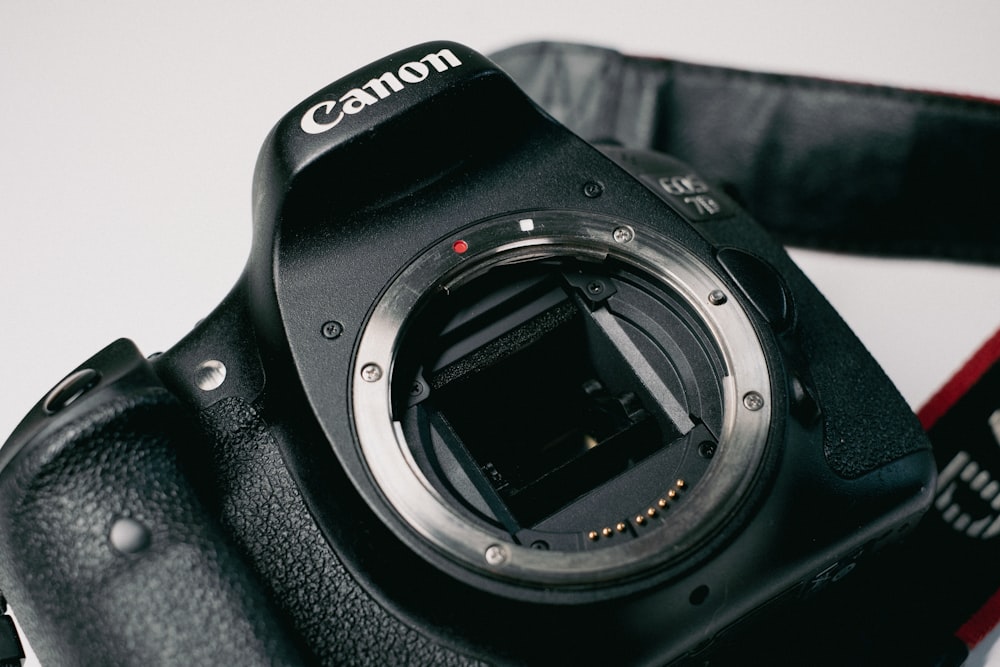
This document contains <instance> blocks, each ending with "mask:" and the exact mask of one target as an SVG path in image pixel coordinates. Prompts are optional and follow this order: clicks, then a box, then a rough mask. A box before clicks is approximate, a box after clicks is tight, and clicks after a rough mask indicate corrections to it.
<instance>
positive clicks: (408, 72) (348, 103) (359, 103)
mask: <svg viewBox="0 0 1000 667" xmlns="http://www.w3.org/2000/svg"><path fill="white" fill-rule="evenodd" d="M461 64H462V61H461V60H459V59H458V57H457V56H456V55H455V54H454V53H452V52H451V49H441V50H440V51H438V52H437V53H428V54H427V55H426V56H424V57H423V58H421V59H420V60H418V61H411V62H408V63H404V64H403V65H402V66H400V68H399V69H398V70H397V71H396V72H395V73H393V72H385V73H384V74H383V75H382V76H380V77H377V78H375V79H372V80H371V81H369V82H368V83H366V84H364V85H363V86H361V87H360V88H351V89H350V90H349V91H347V92H346V93H344V94H343V95H342V96H341V97H340V98H339V99H337V100H327V101H325V102H320V103H319V104H315V105H313V106H311V107H309V109H308V110H307V111H306V112H305V114H303V116H302V120H301V121H299V126H300V127H301V128H302V131H303V132H306V133H307V134H320V133H322V132H326V131H327V130H331V129H333V128H334V127H336V126H337V125H338V124H339V123H340V121H342V120H343V119H344V116H353V115H354V114H356V113H358V112H360V111H361V110H362V109H364V108H366V107H370V106H371V105H373V104H377V103H378V101H379V100H384V99H385V98H387V97H389V96H390V95H392V94H393V93H398V92H399V91H401V90H402V89H403V88H405V87H406V84H414V83H420V82H421V81H423V80H424V79H426V78H427V77H428V76H429V75H430V73H431V68H434V71H437V72H444V71H445V70H447V69H450V68H452V67H459V66H460V65H461ZM337 102H340V109H338V110H337V113H336V114H334V109H335V108H336V106H337ZM317 117H318V118H317Z"/></svg>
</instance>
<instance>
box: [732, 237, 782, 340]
mask: <svg viewBox="0 0 1000 667" xmlns="http://www.w3.org/2000/svg"><path fill="white" fill-rule="evenodd" d="M717 257H718V259H719V263H720V264H722V267H723V268H724V269H725V270H726V272H727V273H729V275H730V277H731V278H732V279H733V280H734V281H735V282H736V285H737V286H738V287H739V288H740V291H742V292H743V294H744V295H745V296H746V297H747V299H749V300H750V303H752V304H753V305H754V308H756V309H757V311H758V312H760V314H761V315H762V316H763V317H764V319H765V320H767V323H768V324H770V325H771V327H772V328H773V329H774V330H775V331H776V332H779V333H780V332H782V331H784V330H785V329H787V328H788V327H789V325H791V323H792V320H793V319H794V318H793V309H792V298H791V295H790V294H789V293H788V288H787V287H785V283H784V282H783V281H782V280H781V278H780V277H779V276H778V273H777V272H776V271H775V270H774V269H773V268H772V267H771V265H769V264H767V263H766V262H764V261H763V260H762V259H760V258H758V257H755V256H754V255H751V254H749V253H747V252H744V251H742V250H737V249H735V248H724V249H723V250H720V251H719V253H718V255H717Z"/></svg>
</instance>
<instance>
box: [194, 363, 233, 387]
mask: <svg viewBox="0 0 1000 667" xmlns="http://www.w3.org/2000/svg"><path fill="white" fill-rule="evenodd" d="M225 381H226V365H225V364H223V363H222V362H221V361H219V360H218V359H209V360H208V361H203V362H201V363H200V364H199V365H198V368H196V369H194V382H195V384H196V385H198V388H199V389H201V390H202V391H212V390H213V389H218V388H219V387H221V386H222V383H223V382H225Z"/></svg>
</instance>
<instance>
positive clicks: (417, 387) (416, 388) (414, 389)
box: [410, 382, 424, 396]
mask: <svg viewBox="0 0 1000 667" xmlns="http://www.w3.org/2000/svg"><path fill="white" fill-rule="evenodd" d="M423 390H424V385H422V384H420V383H419V382H414V383H413V385H412V386H411V387H410V396H419V395H420V394H421V392H423Z"/></svg>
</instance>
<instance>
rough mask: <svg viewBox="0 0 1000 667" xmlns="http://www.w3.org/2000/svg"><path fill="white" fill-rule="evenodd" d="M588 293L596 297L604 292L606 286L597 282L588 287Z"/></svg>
mask: <svg viewBox="0 0 1000 667" xmlns="http://www.w3.org/2000/svg"><path fill="white" fill-rule="evenodd" d="M587 291H588V292H590V293H591V294H594V295H597V294H600V293H601V292H603V291H604V285H603V284H601V283H599V282H597V281H596V280H595V281H594V282H592V283H590V284H589V285H587Z"/></svg>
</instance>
